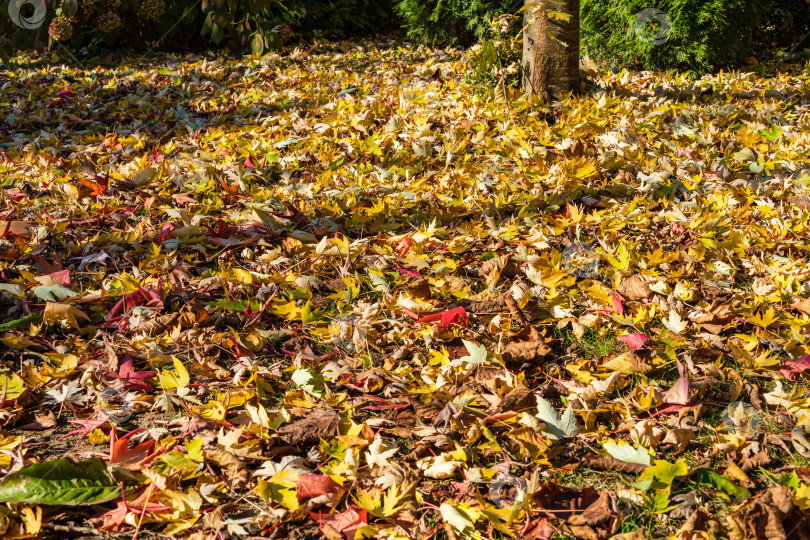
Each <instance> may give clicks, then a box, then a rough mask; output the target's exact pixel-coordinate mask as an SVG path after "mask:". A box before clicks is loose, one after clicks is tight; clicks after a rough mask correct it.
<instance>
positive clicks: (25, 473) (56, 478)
mask: <svg viewBox="0 0 810 540" xmlns="http://www.w3.org/2000/svg"><path fill="white" fill-rule="evenodd" d="M120 495H121V489H120V487H119V486H118V484H116V483H115V480H114V479H113V478H112V477H110V476H109V475H108V474H107V468H106V467H105V466H104V462H103V461H102V460H101V459H99V458H91V459H86V460H84V461H79V462H78V463H77V462H74V461H73V460H72V459H70V458H59V459H55V460H52V461H46V462H44V463H37V464H35V465H29V466H28V467H23V468H22V469H20V470H19V471H17V472H14V473H11V474H9V475H8V476H6V478H5V479H4V480H3V482H2V483H0V502H11V503H19V502H24V503H27V504H47V505H66V506H75V505H79V504H98V503H103V502H106V501H109V500H112V499H114V498H116V497H118V496H120Z"/></svg>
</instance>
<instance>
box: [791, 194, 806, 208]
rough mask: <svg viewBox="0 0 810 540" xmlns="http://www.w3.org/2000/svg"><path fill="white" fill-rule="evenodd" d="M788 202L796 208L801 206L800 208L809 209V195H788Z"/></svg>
mask: <svg viewBox="0 0 810 540" xmlns="http://www.w3.org/2000/svg"><path fill="white" fill-rule="evenodd" d="M788 202H789V203H790V204H792V205H793V206H795V207H796V208H801V209H802V210H810V197H808V196H806V195H797V196H796V197H790V198H789V199H788Z"/></svg>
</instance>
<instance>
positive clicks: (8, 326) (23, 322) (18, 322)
mask: <svg viewBox="0 0 810 540" xmlns="http://www.w3.org/2000/svg"><path fill="white" fill-rule="evenodd" d="M41 321H42V315H37V314H34V315H26V316H25V317H23V318H21V319H15V320H13V321H9V322H7V323H3V324H0V332H6V331H8V330H14V329H16V328H23V327H26V326H28V325H30V324H36V323H38V322H41Z"/></svg>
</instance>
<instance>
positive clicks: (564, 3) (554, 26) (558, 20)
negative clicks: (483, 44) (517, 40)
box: [523, 0, 580, 99]
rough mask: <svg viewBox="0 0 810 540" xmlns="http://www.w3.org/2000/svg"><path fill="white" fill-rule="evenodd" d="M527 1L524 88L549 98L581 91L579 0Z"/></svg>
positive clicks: (532, 93)
mask: <svg viewBox="0 0 810 540" xmlns="http://www.w3.org/2000/svg"><path fill="white" fill-rule="evenodd" d="M524 1H525V4H526V6H528V7H526V9H525V10H524V12H523V13H524V20H523V24H524V30H523V89H524V90H525V91H526V93H527V94H529V95H541V96H543V97H544V98H546V99H556V98H559V97H561V96H562V95H563V94H565V93H567V92H574V93H577V92H579V90H580V79H579V0H524ZM566 19H567V20H566Z"/></svg>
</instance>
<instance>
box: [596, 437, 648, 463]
mask: <svg viewBox="0 0 810 540" xmlns="http://www.w3.org/2000/svg"><path fill="white" fill-rule="evenodd" d="M602 446H603V447H604V448H605V450H607V453H608V454H610V455H611V456H612V457H614V458H616V459H618V460H619V461H624V462H625V463H633V464H636V465H650V464H651V459H650V454H649V452H647V450H646V449H644V447H642V446H639V447H638V448H634V447H633V446H631V445H629V444H616V443H612V442H606V443H604V444H603V445H602Z"/></svg>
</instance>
